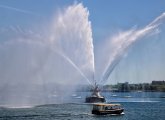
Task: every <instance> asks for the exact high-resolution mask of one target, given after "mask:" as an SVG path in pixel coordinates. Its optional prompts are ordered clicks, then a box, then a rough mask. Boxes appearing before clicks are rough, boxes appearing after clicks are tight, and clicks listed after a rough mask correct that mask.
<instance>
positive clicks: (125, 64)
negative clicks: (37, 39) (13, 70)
mask: <svg viewBox="0 0 165 120" xmlns="http://www.w3.org/2000/svg"><path fill="white" fill-rule="evenodd" d="M79 2H81V3H82V4H83V5H84V7H86V8H87V9H88V10H89V20H90V22H91V27H92V36H93V43H94V52H95V61H96V63H95V65H96V73H97V72H101V71H100V70H99V69H101V67H100V66H102V64H100V63H99V60H98V59H100V58H103V57H104V56H106V57H105V58H107V56H110V54H111V53H110V52H105V53H104V54H105V55H102V54H100V53H99V51H102V50H103V49H104V48H105V44H106V43H107V41H108V39H109V38H111V36H113V35H115V34H117V33H118V32H120V31H127V30H130V29H132V28H134V27H135V28H142V27H145V26H146V25H148V24H149V23H150V22H151V21H153V20H154V19H155V18H156V17H158V16H160V15H161V14H162V13H163V12H165V4H164V2H165V1H163V0H143V1H138V0H123V1H121V0H104V1H101V0H100V1H98V0H97V1H96V0H93V1H92V0H91V1H89V0H83V1H82V0H77V1H75V0H65V1H64V0H1V1H0V31H1V33H3V31H5V29H7V28H16V30H17V31H18V29H21V30H19V31H23V30H24V29H26V30H31V29H33V30H34V31H37V32H39V33H40V30H41V29H42V30H44V31H45V32H49V30H47V29H44V27H45V25H50V24H49V23H51V22H52V21H53V19H54V16H55V15H56V14H57V13H58V11H59V10H60V9H63V8H66V7H67V6H69V5H72V4H74V3H79ZM159 31H160V33H159V34H156V35H151V36H149V37H145V38H142V40H141V41H138V42H137V43H136V44H134V45H133V46H131V47H130V49H129V50H128V51H127V52H126V55H125V57H123V58H122V60H121V61H120V63H119V64H118V65H117V66H116V68H115V69H114V71H113V72H112V74H111V75H110V77H109V80H108V81H107V84H114V83H117V82H130V83H144V82H151V81H152V80H165V74H164V71H165V63H164V61H165V47H164V45H165V40H164V39H165V22H164V23H162V25H161V26H160V28H159ZM10 34H12V33H10ZM10 34H9V36H10ZM5 38H6V36H3V35H1V36H0V42H3V41H5V40H6V39H5ZM1 54H3V52H1ZM4 54H5V55H6V54H7V53H4ZM0 59H1V63H2V61H3V60H4V59H3V60H2V58H0ZM6 59H7V58H6ZM107 59H108V58H107ZM97 63H98V64H99V65H98V64H97ZM103 66H104V65H103ZM5 67H7V66H5ZM4 71H5V70H4ZM4 71H3V72H4ZM6 72H8V70H6ZM4 73H5V72H4ZM98 74H99V73H98ZM96 76H97V75H96ZM52 78H53V77H52ZM1 79H3V78H1ZM96 79H100V78H99V77H98V78H97V77H96Z"/></svg>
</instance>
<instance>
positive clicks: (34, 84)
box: [0, 3, 95, 106]
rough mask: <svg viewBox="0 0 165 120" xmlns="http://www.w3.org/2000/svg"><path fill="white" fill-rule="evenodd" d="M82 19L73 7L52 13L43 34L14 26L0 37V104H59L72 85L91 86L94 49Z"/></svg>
mask: <svg viewBox="0 0 165 120" xmlns="http://www.w3.org/2000/svg"><path fill="white" fill-rule="evenodd" d="M88 16H89V12H88V10H87V8H84V6H83V5H82V4H81V3H80V4H74V5H71V6H69V7H67V8H66V9H64V10H63V11H60V12H59V13H58V15H57V16H56V17H55V20H54V21H53V23H52V24H53V25H51V26H52V27H51V28H48V27H46V28H45V29H48V31H49V32H48V33H43V34H42V32H41V31H40V32H41V34H39V33H36V32H33V31H32V30H29V31H26V30H23V29H21V28H20V27H19V26H18V27H13V26H12V27H10V29H9V30H7V29H6V30H5V32H4V31H3V33H0V34H2V35H3V37H2V38H4V40H3V41H2V42H1V43H0V49H1V51H0V58H1V62H0V71H1V73H0V80H1V85H0V93H1V96H0V101H1V102H0V104H3V105H11V106H24V105H32V104H46V103H55V102H59V101H60V102H61V101H62V100H61V98H62V96H65V95H67V93H68V92H69V91H70V90H71V89H73V87H72V86H71V85H74V84H76V83H77V82H76V81H79V80H82V79H83V80H86V81H87V82H88V83H89V84H90V85H93V84H94V83H93V81H92V79H91V76H92V75H91V74H94V69H95V68H94V53H93V49H94V48H93V39H92V31H91V23H90V21H89V20H88ZM73 23H74V24H73ZM1 32H2V31H1ZM45 34H46V35H45ZM5 35H6V36H5ZM50 83H53V84H52V86H53V87H51V86H50ZM48 84H49V85H48ZM59 84H66V86H64V87H59ZM64 89H65V90H64ZM52 91H54V92H55V93H54V92H53V93H52ZM64 91H65V92H64ZM66 91H67V92H66ZM56 96H58V98H57V97H56ZM60 96H61V97H60ZM55 97H56V99H55ZM65 99H66V100H67V98H65Z"/></svg>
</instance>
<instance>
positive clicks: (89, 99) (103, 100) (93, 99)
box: [85, 97, 106, 103]
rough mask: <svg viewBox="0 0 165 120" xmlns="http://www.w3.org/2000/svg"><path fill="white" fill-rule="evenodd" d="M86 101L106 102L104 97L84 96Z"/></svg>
mask: <svg viewBox="0 0 165 120" xmlns="http://www.w3.org/2000/svg"><path fill="white" fill-rule="evenodd" d="M85 102H86V103H98V102H99V103H100V102H101V103H102V102H106V101H105V98H104V97H86V99H85Z"/></svg>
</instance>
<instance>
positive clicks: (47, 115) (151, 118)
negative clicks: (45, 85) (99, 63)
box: [0, 92, 165, 120]
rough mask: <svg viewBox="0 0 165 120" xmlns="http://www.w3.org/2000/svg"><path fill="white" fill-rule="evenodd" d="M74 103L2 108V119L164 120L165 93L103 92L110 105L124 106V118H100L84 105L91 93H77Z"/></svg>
mask: <svg viewBox="0 0 165 120" xmlns="http://www.w3.org/2000/svg"><path fill="white" fill-rule="evenodd" d="M76 94H77V95H79V96H80V95H81V96H82V98H80V97H78V99H77V98H76V97H75V98H74V97H73V96H72V97H73V101H74V102H75V103H64V104H47V105H39V106H33V107H30V108H6V107H1V108H0V120H165V113H164V112H165V98H161V97H163V96H165V93H159V92H153V93H144V92H139V93H138V92H137V93H103V95H104V96H105V97H106V99H107V101H108V102H110V101H111V102H117V103H121V104H122V105H123V107H124V109H125V111H124V115H117V116H111V115H104V116H97V115H92V114H91V109H92V105H90V104H85V103H82V101H84V96H85V95H86V94H88V93H76Z"/></svg>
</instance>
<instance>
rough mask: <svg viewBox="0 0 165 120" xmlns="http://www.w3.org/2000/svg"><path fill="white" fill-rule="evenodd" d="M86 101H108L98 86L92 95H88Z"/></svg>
mask: <svg viewBox="0 0 165 120" xmlns="http://www.w3.org/2000/svg"><path fill="white" fill-rule="evenodd" d="M85 102H86V103H103V102H106V100H105V98H104V97H103V96H101V95H100V90H99V88H98V86H97V85H96V87H95V88H94V89H93V93H92V95H91V96H88V97H86V99H85Z"/></svg>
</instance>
